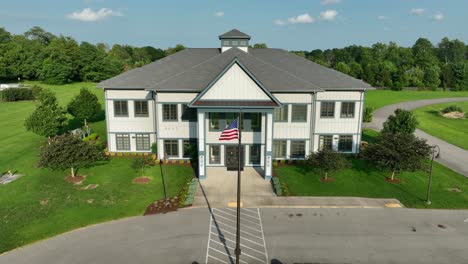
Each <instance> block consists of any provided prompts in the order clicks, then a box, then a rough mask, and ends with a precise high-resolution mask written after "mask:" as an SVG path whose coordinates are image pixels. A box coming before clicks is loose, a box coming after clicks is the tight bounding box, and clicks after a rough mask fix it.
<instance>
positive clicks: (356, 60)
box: [292, 37, 468, 90]
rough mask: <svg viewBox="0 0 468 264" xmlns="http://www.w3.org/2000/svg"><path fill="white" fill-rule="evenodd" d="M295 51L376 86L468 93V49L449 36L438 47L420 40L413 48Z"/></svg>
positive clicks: (385, 46) (382, 46) (387, 46)
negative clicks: (450, 90) (438, 89)
mask: <svg viewBox="0 0 468 264" xmlns="http://www.w3.org/2000/svg"><path fill="white" fill-rule="evenodd" d="M292 52H293V53H295V54H297V55H299V56H302V57H305V58H307V59H309V60H312V61H314V62H316V63H319V64H321V65H324V66H327V67H330V68H333V69H335V70H338V71H340V72H343V73H346V74H349V75H351V76H353V77H355V78H359V79H362V80H364V81H365V82H367V83H369V84H371V85H372V86H374V87H386V88H392V89H395V90H400V89H402V88H403V87H417V88H420V89H432V90H434V89H437V88H439V87H440V88H444V89H453V90H468V46H467V45H466V44H465V43H464V42H463V41H461V40H458V39H454V40H450V39H448V38H446V37H445V38H443V39H442V40H441V41H440V42H439V43H438V44H437V45H434V44H432V43H431V41H429V40H428V39H426V38H419V39H418V40H417V41H416V42H415V43H414V45H413V46H412V47H402V46H398V45H397V44H396V43H395V42H390V43H388V44H385V43H376V44H374V45H372V47H363V46H357V45H351V46H347V47H345V48H341V49H338V48H336V49H327V50H321V49H315V50H312V51H310V52H308V51H292Z"/></svg>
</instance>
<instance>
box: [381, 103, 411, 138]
mask: <svg viewBox="0 0 468 264" xmlns="http://www.w3.org/2000/svg"><path fill="white" fill-rule="evenodd" d="M417 126H418V120H417V119H416V116H415V115H414V114H413V113H412V112H411V111H407V110H403V109H396V110H395V115H390V116H389V117H388V119H387V121H385V123H384V124H383V130H382V133H393V134H395V133H405V134H413V133H414V131H415V130H416V127H417Z"/></svg>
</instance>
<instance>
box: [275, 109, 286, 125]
mask: <svg viewBox="0 0 468 264" xmlns="http://www.w3.org/2000/svg"><path fill="white" fill-rule="evenodd" d="M275 122H288V106H287V105H285V106H283V107H281V108H276V109H275Z"/></svg>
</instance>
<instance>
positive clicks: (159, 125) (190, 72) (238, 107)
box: [99, 30, 372, 179]
mask: <svg viewBox="0 0 468 264" xmlns="http://www.w3.org/2000/svg"><path fill="white" fill-rule="evenodd" d="M219 39H220V41H221V47H220V48H188V49H185V50H183V51H180V52H178V53H176V54H173V55H170V56H168V57H165V58H163V59H161V60H158V61H155V62H153V63H151V64H148V65H146V66H143V67H141V68H137V69H133V70H130V71H128V72H125V73H123V74H120V75H118V76H116V77H113V78H111V79H109V80H106V81H103V82H101V83H100V84H99V87H101V88H103V89H104V91H105V110H106V122H107V133H108V135H107V138H108V150H109V151H110V152H150V151H151V145H152V144H153V143H156V144H157V149H158V157H160V158H162V157H167V158H169V159H188V158H189V155H190V154H189V148H190V145H192V144H196V145H197V147H198V162H197V164H198V174H199V177H200V178H201V179H203V178H205V177H207V175H206V174H207V173H206V167H211V166H213V167H214V166H220V167H226V168H227V169H230V168H237V155H236V154H237V140H232V141H219V139H218V138H219V136H220V134H221V132H222V130H223V129H224V128H225V126H226V125H228V124H229V123H230V122H231V121H232V120H233V119H235V118H237V116H238V113H239V112H242V113H243V114H242V120H243V121H242V124H241V127H242V152H241V154H242V157H243V158H242V164H241V165H242V166H254V167H258V168H259V169H260V170H261V171H262V172H263V174H264V177H265V178H266V179H268V178H270V177H271V175H272V163H273V160H278V159H288V160H289V159H304V158H305V157H306V156H307V155H308V154H309V153H311V152H313V151H317V150H318V149H320V148H332V149H334V150H337V151H340V152H344V153H356V152H358V151H359V146H360V142H361V131H362V114H363V103H364V92H365V90H367V89H371V88H372V87H370V86H369V85H368V84H366V83H364V82H362V81H361V80H357V79H355V78H352V77H350V76H348V75H345V74H343V73H340V72H337V71H335V70H332V69H329V68H326V67H323V66H321V65H318V64H316V63H314V62H311V61H309V60H307V59H304V58H302V57H299V56H297V55H294V54H292V53H290V52H288V51H285V50H282V49H270V48H267V49H253V48H250V47H249V40H250V36H248V35H247V34H245V33H242V32H240V31H238V30H231V31H229V32H227V33H225V34H223V35H221V36H219Z"/></svg>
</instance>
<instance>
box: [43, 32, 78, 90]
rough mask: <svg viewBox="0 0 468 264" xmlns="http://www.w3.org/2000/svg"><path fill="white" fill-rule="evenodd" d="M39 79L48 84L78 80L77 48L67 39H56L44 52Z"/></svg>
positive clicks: (73, 42) (74, 43) (76, 44)
mask: <svg viewBox="0 0 468 264" xmlns="http://www.w3.org/2000/svg"><path fill="white" fill-rule="evenodd" d="M44 53H45V60H44V63H43V64H42V69H41V74H40V78H41V79H42V80H43V81H44V82H46V83H49V84H64V83H69V82H72V81H74V80H77V79H78V76H79V75H78V73H79V71H78V70H79V56H80V53H79V46H78V43H77V42H76V41H75V40H74V39H72V38H69V37H63V36H61V37H58V38H55V39H53V40H52V41H51V43H50V44H49V45H48V46H47V48H46V49H45V51H44Z"/></svg>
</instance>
